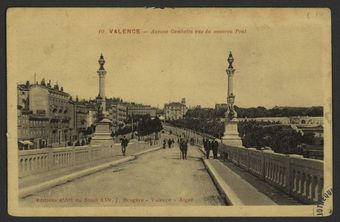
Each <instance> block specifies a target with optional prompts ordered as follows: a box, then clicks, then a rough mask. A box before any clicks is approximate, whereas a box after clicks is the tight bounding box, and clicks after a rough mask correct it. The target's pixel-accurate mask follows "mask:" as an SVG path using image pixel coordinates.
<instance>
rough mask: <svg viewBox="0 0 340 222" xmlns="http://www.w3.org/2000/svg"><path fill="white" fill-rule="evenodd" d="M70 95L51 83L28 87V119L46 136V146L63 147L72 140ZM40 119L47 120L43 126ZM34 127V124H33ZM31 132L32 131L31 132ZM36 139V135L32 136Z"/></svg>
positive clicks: (42, 82) (43, 82)
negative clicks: (39, 127) (34, 121)
mask: <svg viewBox="0 0 340 222" xmlns="http://www.w3.org/2000/svg"><path fill="white" fill-rule="evenodd" d="M70 97H71V96H70V95H69V94H68V93H66V92H64V91H63V87H60V88H59V86H58V84H56V85H55V86H54V87H52V86H51V83H50V82H49V83H48V84H45V81H44V80H42V81H41V84H33V85H31V86H30V87H29V110H30V112H31V113H30V114H29V116H30V117H29V118H30V119H32V120H33V119H35V120H36V121H38V123H36V124H38V125H39V124H41V125H40V126H41V127H43V128H42V129H41V130H43V131H44V132H45V134H48V137H47V141H46V145H47V146H53V147H54V146H65V145H67V143H68V142H69V141H70V140H71V138H72V131H71V130H72V128H71V127H70V125H71V119H72V104H71V103H70ZM41 119H44V120H46V119H47V120H48V123H47V122H46V123H45V124H42V123H39V122H41ZM33 125H34V123H33ZM32 132H33V131H32ZM34 136H35V137H37V136H38V135H37V134H36V135H34Z"/></svg>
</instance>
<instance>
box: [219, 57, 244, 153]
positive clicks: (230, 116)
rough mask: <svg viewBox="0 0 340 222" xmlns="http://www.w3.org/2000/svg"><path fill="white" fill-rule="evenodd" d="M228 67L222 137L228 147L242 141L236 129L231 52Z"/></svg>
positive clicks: (239, 143) (238, 144)
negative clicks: (225, 110) (225, 109)
mask: <svg viewBox="0 0 340 222" xmlns="http://www.w3.org/2000/svg"><path fill="white" fill-rule="evenodd" d="M227 61H228V63H229V66H228V68H227V70H226V72H227V75H228V95H227V107H228V108H227V112H226V120H225V125H224V135H223V137H222V142H223V143H224V144H226V145H230V146H238V147H239V146H242V140H241V138H240V137H239V135H238V129H237V123H238V120H237V113H236V111H235V108H234V102H235V95H234V94H233V78H234V73H235V69H234V67H233V62H234V58H233V55H232V54H231V52H230V53H229V57H228V60H227Z"/></svg>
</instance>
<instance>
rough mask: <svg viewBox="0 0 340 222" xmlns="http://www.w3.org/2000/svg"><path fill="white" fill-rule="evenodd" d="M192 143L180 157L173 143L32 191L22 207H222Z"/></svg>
mask: <svg viewBox="0 0 340 222" xmlns="http://www.w3.org/2000/svg"><path fill="white" fill-rule="evenodd" d="M202 156H203V154H202V153H201V152H200V151H199V150H198V148H197V147H191V146H189V151H188V159H187V160H181V159H180V151H179V148H178V146H175V147H174V148H170V149H169V148H166V149H161V150H158V151H154V152H151V153H147V154H144V155H142V156H139V157H138V158H137V159H135V160H133V161H130V162H126V163H123V164H120V165H116V166H112V167H110V168H108V169H106V170H103V171H100V172H98V173H95V174H91V175H88V176H85V177H82V178H78V179H75V180H73V181H70V182H67V183H65V184H61V185H59V186H56V187H53V188H51V189H49V190H46V191H42V192H39V193H36V194H34V195H31V196H28V197H26V198H24V199H21V200H20V205H21V206H24V207H55V206H60V207H68V206H73V207H75V206H206V205H209V206H213V205H224V203H223V200H222V198H221V197H220V195H219V193H218V191H217V189H216V187H215V185H214V183H213V182H212V180H211V178H210V176H209V174H208V172H207V170H206V169H205V167H204V165H203V163H202V160H201V157H202Z"/></svg>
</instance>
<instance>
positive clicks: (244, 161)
mask: <svg viewBox="0 0 340 222" xmlns="http://www.w3.org/2000/svg"><path fill="white" fill-rule="evenodd" d="M219 153H220V154H221V156H222V158H224V159H225V160H228V161H230V162H232V163H234V164H235V165H237V166H239V167H241V168H243V169H245V170H246V171H248V172H249V173H251V174H253V175H255V176H256V177H258V178H260V179H262V180H264V181H266V182H267V183H269V184H271V185H272V186H274V187H276V188H277V189H279V190H282V191H283V192H286V193H287V194H290V195H291V196H293V197H295V198H296V199H298V200H300V201H301V202H303V203H306V204H314V203H317V202H318V201H320V199H321V195H322V193H323V161H321V160H315V159H308V158H303V156H301V155H286V154H280V153H275V152H273V151H271V150H256V149H254V148H244V147H231V146H227V145H224V144H220V147H219Z"/></svg>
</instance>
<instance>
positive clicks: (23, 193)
mask: <svg viewBox="0 0 340 222" xmlns="http://www.w3.org/2000/svg"><path fill="white" fill-rule="evenodd" d="M160 148H161V147H155V148H151V149H148V150H145V151H142V152H139V153H136V154H133V155H130V156H128V157H125V158H122V159H119V160H114V161H112V162H108V163H104V164H102V165H99V166H96V167H92V168H89V169H85V170H81V171H78V172H75V173H71V174H68V175H66V176H61V177H58V178H55V179H52V180H49V181H45V182H43V183H40V184H37V185H33V186H29V187H27V188H22V189H20V191H19V198H24V197H27V196H29V195H32V194H34V193H37V192H40V191H43V190H47V189H49V188H51V187H54V186H57V185H59V184H63V183H67V182H69V181H72V180H74V179H77V178H79V177H83V176H87V175H90V174H93V173H96V172H98V171H101V170H104V169H106V168H109V167H111V166H115V165H118V164H121V163H124V162H128V161H131V160H134V159H136V158H137V156H140V155H142V154H145V153H149V152H153V151H156V150H159V149H160Z"/></svg>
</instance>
